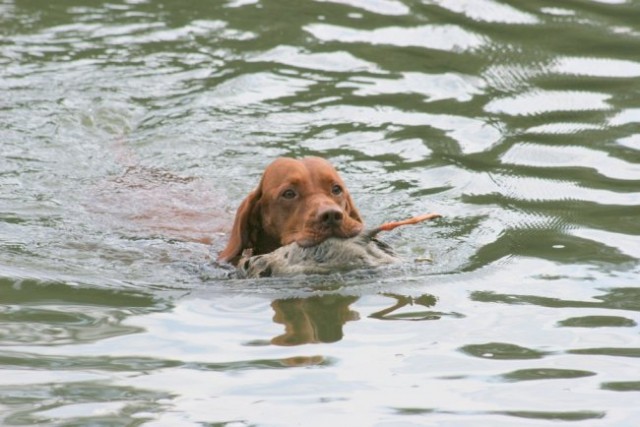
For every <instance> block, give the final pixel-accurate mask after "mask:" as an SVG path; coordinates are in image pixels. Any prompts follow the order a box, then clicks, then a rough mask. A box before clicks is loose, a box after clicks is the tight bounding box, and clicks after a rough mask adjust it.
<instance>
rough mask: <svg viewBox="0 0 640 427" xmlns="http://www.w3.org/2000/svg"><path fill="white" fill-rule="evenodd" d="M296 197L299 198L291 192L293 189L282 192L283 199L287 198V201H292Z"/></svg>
mask: <svg viewBox="0 0 640 427" xmlns="http://www.w3.org/2000/svg"><path fill="white" fill-rule="evenodd" d="M296 196H297V194H296V192H295V191H293V190H291V189H288V190H284V191H283V192H282V197H283V198H285V199H289V200H291V199H293V198H295V197H296Z"/></svg>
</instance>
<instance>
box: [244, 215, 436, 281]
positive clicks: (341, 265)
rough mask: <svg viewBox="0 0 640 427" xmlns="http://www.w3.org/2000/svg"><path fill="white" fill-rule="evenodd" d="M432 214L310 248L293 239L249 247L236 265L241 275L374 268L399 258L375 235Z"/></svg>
mask: <svg viewBox="0 0 640 427" xmlns="http://www.w3.org/2000/svg"><path fill="white" fill-rule="evenodd" d="M440 216H441V215H439V214H435V213H431V214H425V215H420V216H417V217H413V218H409V219H405V220H403V221H394V222H388V223H385V224H382V225H380V226H378V227H376V228H373V229H366V230H364V231H362V232H360V233H359V234H357V235H356V236H354V237H350V238H338V237H331V238H328V239H326V240H324V241H323V242H321V243H319V244H317V245H315V246H310V247H302V246H300V245H298V243H296V242H293V243H290V244H288V245H286V246H282V247H280V248H278V249H276V250H274V251H273V252H269V253H266V254H261V255H255V256H253V254H252V250H251V249H246V250H245V251H244V252H243V253H242V257H241V259H240V261H239V262H238V265H237V275H238V277H239V278H258V277H285V276H297V275H300V274H329V273H335V272H341V271H349V270H354V269H359V268H373V267H378V266H382V265H386V264H393V263H395V262H398V261H400V257H398V256H397V255H396V254H395V252H394V251H393V249H392V248H391V247H390V246H389V245H388V244H386V243H384V242H382V241H380V240H378V239H377V238H376V236H377V235H378V234H379V233H380V232H381V231H390V230H393V229H394V228H397V227H400V226H402V225H409V224H417V223H419V222H423V221H428V220H431V219H435V218H439V217H440Z"/></svg>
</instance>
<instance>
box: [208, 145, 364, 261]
mask: <svg viewBox="0 0 640 427" xmlns="http://www.w3.org/2000/svg"><path fill="white" fill-rule="evenodd" d="M362 228H363V222H362V219H361V218H360V214H359V213H358V210H357V209H356V207H355V205H354V203H353V200H352V199H351V196H350V195H349V192H348V191H347V188H346V187H345V185H344V182H343V181H342V179H341V178H340V176H339V175H338V172H336V170H335V169H334V168H333V166H332V165H331V164H330V163H329V162H328V161H326V160H324V159H321V158H319V157H307V158H303V159H301V160H296V159H291V158H284V157H283V158H279V159H277V160H275V161H274V162H273V163H271V164H270V165H269V166H268V167H267V168H266V170H265V171H264V174H263V175H262V179H261V180H260V184H259V185H258V188H256V189H255V190H253V191H252V192H251V193H250V194H249V195H248V196H247V197H246V198H245V199H244V201H243V202H242V204H241V205H240V207H239V208H238V212H237V213H236V218H235V221H234V224H233V229H232V231H231V237H230V239H229V243H228V244H227V246H226V247H225V248H224V249H223V250H222V252H221V253H220V255H219V257H218V260H219V261H223V262H230V263H232V264H234V265H235V264H237V263H238V260H239V259H240V256H241V255H242V252H243V251H244V250H245V249H251V250H252V253H253V255H260V254H265V253H269V252H271V251H273V250H275V249H278V248H279V247H281V246H284V245H288V244H290V243H293V242H296V243H297V244H298V245H300V246H301V247H311V246H315V245H317V244H319V243H322V242H323V241H325V240H326V239H328V238H330V237H340V238H349V237H353V236H355V235H357V234H358V233H359V232H360V231H361V230H362Z"/></svg>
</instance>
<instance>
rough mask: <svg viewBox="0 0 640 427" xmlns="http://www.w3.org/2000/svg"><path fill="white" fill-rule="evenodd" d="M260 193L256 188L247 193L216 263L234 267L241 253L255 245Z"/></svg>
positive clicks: (258, 222) (258, 220)
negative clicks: (225, 263) (224, 263)
mask: <svg viewBox="0 0 640 427" xmlns="http://www.w3.org/2000/svg"><path fill="white" fill-rule="evenodd" d="M261 193H262V191H261V190H260V188H259V187H258V188H257V189H255V190H253V191H252V192H251V193H249V195H248V196H247V197H246V198H245V199H244V200H243V201H242V203H241V204H240V207H239V208H238V212H236V218H235V220H234V222H233V228H232V229H231V236H229V242H228V243H227V246H226V247H225V248H224V249H223V250H222V252H220V255H218V261H221V262H229V263H231V264H233V265H235V264H236V263H237V262H238V260H239V259H240V256H241V255H242V251H244V250H245V249H247V248H252V247H253V246H254V245H255V243H256V239H257V232H258V227H259V224H260V218H259V211H258V201H259V200H260V196H261Z"/></svg>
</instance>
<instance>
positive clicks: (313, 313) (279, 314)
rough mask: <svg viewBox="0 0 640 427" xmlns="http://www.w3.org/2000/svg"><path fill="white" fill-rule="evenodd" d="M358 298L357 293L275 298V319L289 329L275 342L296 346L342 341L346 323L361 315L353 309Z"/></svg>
mask: <svg viewBox="0 0 640 427" xmlns="http://www.w3.org/2000/svg"><path fill="white" fill-rule="evenodd" d="M357 299H358V297H354V296H342V295H325V296H314V297H310V298H291V299H279V300H275V301H273V302H272V303H271V307H273V310H274V311H275V315H274V316H273V321H274V322H276V323H279V324H282V325H284V329H285V332H284V334H282V335H279V336H277V337H275V338H273V339H272V340H271V343H272V344H275V345H282V346H292V345H300V344H310V343H332V342H336V341H340V340H341V339H342V337H343V331H342V326H343V325H344V324H345V323H346V322H349V321H351V320H358V319H359V318H360V316H359V315H358V313H357V312H355V311H353V310H350V309H349V306H350V305H351V304H353V303H354V302H355V301H356V300H357Z"/></svg>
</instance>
